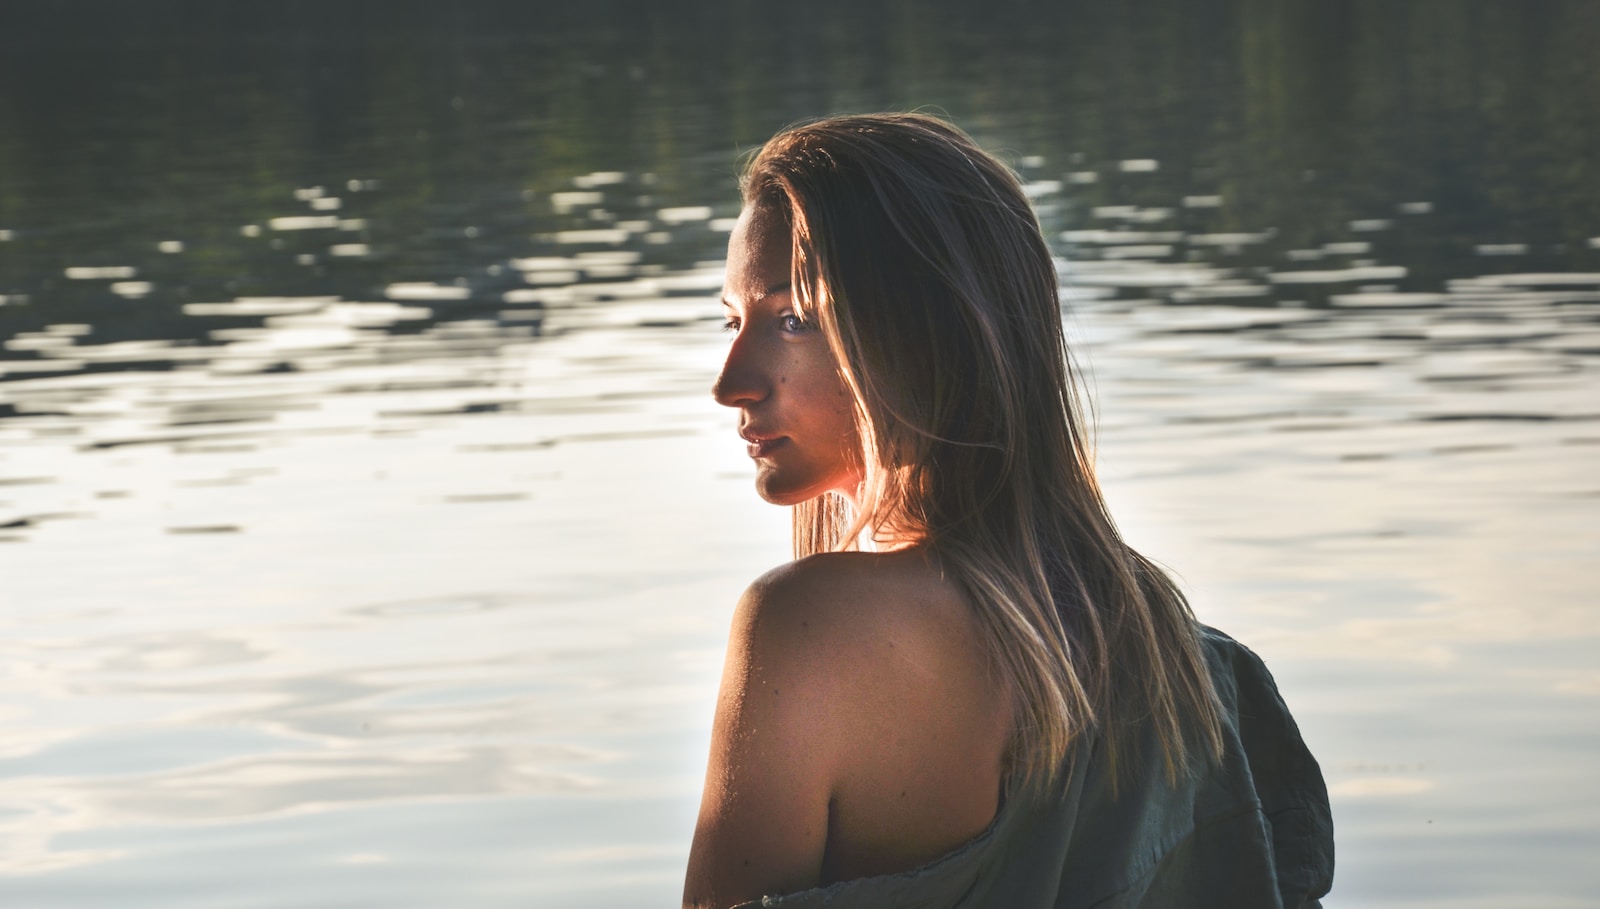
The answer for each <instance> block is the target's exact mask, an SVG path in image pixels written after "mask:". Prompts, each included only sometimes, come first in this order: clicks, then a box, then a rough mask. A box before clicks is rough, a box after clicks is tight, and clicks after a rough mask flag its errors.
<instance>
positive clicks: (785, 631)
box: [736, 550, 975, 651]
mask: <svg viewBox="0 0 1600 909" xmlns="http://www.w3.org/2000/svg"><path fill="white" fill-rule="evenodd" d="M973 622H974V620H973V616H972V613H971V610H970V609H969V608H968V606H967V603H966V600H965V598H964V596H963V595H962V593H961V592H960V590H959V589H958V588H957V587H956V585H955V584H953V583H951V582H950V581H949V580H947V579H946V578H945V577H944V575H943V573H942V571H941V570H940V568H939V565H938V563H937V561H936V560H934V559H933V557H931V556H929V555H927V554H926V553H924V552H921V551H919V550H908V551H901V552H888V553H866V552H833V553H822V554H818V555H813V556H809V557H807V558H804V559H800V560H798V561H795V562H790V563H788V564H786V565H781V566H779V567H777V568H774V569H773V570H772V571H769V572H767V573H766V574H765V575H762V576H761V577H760V578H758V579H757V580H756V581H755V583H753V584H751V585H750V587H749V589H747V590H746V591H745V595H744V597H743V598H741V601H740V607H739V612H738V614H737V618H736V627H737V626H743V628H741V629H740V630H746V631H748V632H751V633H755V634H757V635H758V636H759V638H758V639H761V640H767V639H769V638H770V643H773V644H785V645H792V644H796V643H810V644H813V645H827V646H829V647H838V648H842V649H844V650H846V651H852V650H855V649H857V648H860V647H866V648H868V649H871V648H872V647H873V646H874V644H884V643H893V642H903V643H906V644H911V643H913V642H916V641H918V640H919V639H922V638H933V639H942V638H949V637H951V636H954V637H956V638H959V639H960V643H961V645H962V646H967V645H970V644H971V643H973V639H972V637H971V633H972V632H973V631H974V630H975V627H974V624H973ZM924 643H933V641H932V640H929V641H926V642H924ZM952 643H954V642H953V641H952Z"/></svg>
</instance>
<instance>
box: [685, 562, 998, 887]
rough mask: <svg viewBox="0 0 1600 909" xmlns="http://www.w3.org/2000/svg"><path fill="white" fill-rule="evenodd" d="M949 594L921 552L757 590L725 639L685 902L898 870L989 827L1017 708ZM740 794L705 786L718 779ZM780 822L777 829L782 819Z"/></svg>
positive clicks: (773, 579)
mask: <svg viewBox="0 0 1600 909" xmlns="http://www.w3.org/2000/svg"><path fill="white" fill-rule="evenodd" d="M981 642H982V635H981V634H980V633H979V629H978V628H977V626H976V619H975V617H974V615H973V612H972V609H971V607H970V605H969V604H968V603H967V602H966V600H965V597H964V596H963V594H962V593H961V591H960V590H959V589H957V587H956V586H955V585H954V584H953V583H952V582H951V581H950V580H949V579H947V578H946V577H944V576H943V574H942V572H941V571H940V568H939V565H938V564H937V562H936V561H935V560H934V559H933V558H932V557H931V556H929V555H928V554H927V553H926V552H925V551H924V550H921V549H908V550H904V551H898V552H882V553H861V552H851V553H825V554H819V555H815V556H811V557H809V558H806V559H802V560H800V561H797V562H794V563H791V564H789V565H786V566H783V567H782V568H779V569H777V570H775V571H773V572H770V573H769V574H767V575H766V576H765V577H763V578H762V579H760V580H759V581H757V582H756V583H755V584H753V585H752V586H751V588H750V590H749V591H748V592H747V593H746V595H745V597H744V598H743V599H742V601H741V603H740V607H739V610H738V612H737V614H736V616H735V619H734V625H733V631H732V635H731V639H730V642H729V656H728V661H727V665H726V668H725V671H724V679H723V692H724V693H723V698H722V701H721V702H720V703H719V705H718V716H717V721H716V725H717V729H716V732H715V735H716V736H717V737H718V739H719V740H725V741H729V742H733V743H737V744H736V745H735V747H733V748H732V749H730V751H729V752H728V753H727V754H726V755H725V761H726V762H727V763H728V766H721V767H719V766H718V765H717V763H716V762H715V761H716V759H715V757H714V763H713V766H712V767H711V770H710V772H709V773H708V776H707V779H708V787H707V793H706V798H705V801H704V802H703V804H702V810H701V820H700V824H701V828H702V830H703V831H704V838H703V841H704V842H705V843H708V844H722V845H720V846H715V847H713V848H709V849H702V848H699V846H700V843H701V842H702V839H701V838H698V837H697V849H696V852H695V854H694V857H693V859H692V860H691V865H690V869H689V890H690V891H691V892H696V884H697V881H699V880H708V881H709V880H712V879H717V880H722V879H725V876H726V873H727V870H728V869H730V868H734V869H738V871H739V872H740V874H741V876H742V875H743V874H744V873H748V874H749V877H750V880H751V881H752V882H756V881H760V882H762V884H760V885H757V886H756V887H755V889H754V890H751V891H748V892H743V893H739V892H726V893H724V892H720V891H721V889H722V888H718V890H719V892H717V893H714V894H713V893H709V892H708V893H706V896H707V897H708V898H709V899H708V903H709V904H710V905H726V904H727V902H728V901H730V900H735V901H736V900H737V899H748V898H750V897H751V896H757V895H760V894H761V893H762V892H763V890H762V887H763V886H765V887H767V888H769V889H768V890H767V891H766V892H770V882H771V880H772V876H771V875H772V872H773V870H774V869H775V868H777V869H781V870H782V871H783V872H784V873H785V874H787V875H789V876H790V879H791V880H792V881H793V883H794V889H802V888H803V887H808V886H816V885H818V884H826V883H830V882H832V881H836V880H847V879H851V878H859V877H867V876H871V875H878V874H885V873H891V872H897V871H905V870H908V869H911V868H915V867H917V866H920V865H923V864H925V863H927V862H929V861H932V860H933V859H935V858H937V857H939V856H942V855H944V854H946V853H948V852H949V851H950V850H952V849H954V848H955V847H957V846H958V845H960V844H961V843H964V842H966V841H968V840H970V839H972V838H973V837H974V836H976V835H977V834H978V833H980V832H982V830H983V829H984V828H985V827H986V826H988V824H989V823H990V821H991V820H993V818H994V816H995V812H996V809H997V807H998V806H999V803H1000V793H1001V788H1002V785H1003V777H1004V773H1005V766H1004V760H1005V751H1006V745H1007V741H1008V738H1009V734H1010V730H1011V717H1010V713H1009V709H1008V706H1007V705H1008V704H1009V695H1008V694H1007V692H1006V690H1005V689H1004V686H1003V682H1001V680H1000V679H999V678H997V676H996V674H995V673H994V671H993V668H992V667H991V666H990V665H989V661H988V659H987V657H986V653H985V650H984V648H983V645H982V643H981ZM723 778H726V779H730V780H731V779H737V780H739V782H738V784H737V786H730V787H728V788H726V789H718V788H714V787H713V786H712V785H711V783H712V782H713V781H715V780H718V779H723ZM780 817H781V818H794V817H804V818H807V819H808V821H807V822H806V823H801V824H794V823H792V822H788V821H786V822H785V823H784V824H783V825H782V826H783V829H774V827H775V826H776V825H775V824H774V819H776V818H780Z"/></svg>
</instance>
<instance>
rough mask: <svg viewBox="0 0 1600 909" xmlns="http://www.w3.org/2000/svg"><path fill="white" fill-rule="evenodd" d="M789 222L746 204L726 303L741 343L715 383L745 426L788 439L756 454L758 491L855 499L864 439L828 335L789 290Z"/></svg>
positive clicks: (789, 499) (732, 251)
mask: <svg viewBox="0 0 1600 909" xmlns="http://www.w3.org/2000/svg"><path fill="white" fill-rule="evenodd" d="M789 264H790V239H789V229H788V226H787V225H785V224H784V223H783V222H782V220H781V219H778V218H775V217H772V216H771V215H763V214H761V213H759V212H758V211H757V210H753V209H746V210H745V212H744V214H742V215H741V216H740V217H739V220H738V222H737V223H736V224H735V226H734V229H733V233H732V234H731V235H730V238H729V241H728V272H727V283H726V284H725V286H724V289H723V308H724V311H725V313H726V315H727V318H728V325H729V329H730V331H732V333H733V339H732V342H731V344H730V346H729V348H728V357H727V360H726V361H725V362H724V363H723V367H722V372H721V373H720V374H719V375H718V376H717V380H716V384H715V385H713V386H712V395H713V396H714V397H715V398H716V399H717V401H718V402H719V403H721V404H724V405H726V406H728V407H736V408H738V409H739V426H740V429H741V431H744V432H747V433H755V434H757V435H759V436H760V437H762V438H773V439H776V440H778V441H777V444H775V445H774V446H773V447H772V450H771V451H770V452H768V453H764V454H762V456H760V457H757V458H756V491H757V492H758V493H759V494H760V495H761V497H762V498H764V499H766V500H767V501H769V502H772V503H773V504H775V505H795V504H798V503H800V502H804V501H806V500H807V499H812V498H815V497H816V496H818V495H821V494H822V493H824V492H830V491H833V492H841V493H844V494H845V495H846V496H850V497H854V495H855V492H856V489H857V487H859V486H860V484H861V468H860V454H859V452H860V451H861V438H860V435H859V434H858V432H857V429H856V415H855V407H854V404H853V402H852V400H851V397H850V390H849V387H848V386H846V385H845V383H844V379H843V377H842V376H840V375H839V368H838V366H837V365H836V363H835V362H834V359H833V352H832V351H830V350H829V349H828V341H827V339H826V338H825V337H823V335H822V332H821V331H819V330H817V328H816V327H815V326H814V325H809V324H806V323H804V322H803V321H801V320H800V318H799V315H798V313H796V312H795V309H794V294H793V292H792V291H791V290H790V288H789Z"/></svg>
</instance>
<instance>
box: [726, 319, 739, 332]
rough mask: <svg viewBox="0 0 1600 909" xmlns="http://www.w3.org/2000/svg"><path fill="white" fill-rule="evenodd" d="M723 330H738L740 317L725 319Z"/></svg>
mask: <svg viewBox="0 0 1600 909" xmlns="http://www.w3.org/2000/svg"><path fill="white" fill-rule="evenodd" d="M722 330H723V331H729V332H733V331H738V330H739V320H738V319H727V320H725V321H724V322H723V323H722Z"/></svg>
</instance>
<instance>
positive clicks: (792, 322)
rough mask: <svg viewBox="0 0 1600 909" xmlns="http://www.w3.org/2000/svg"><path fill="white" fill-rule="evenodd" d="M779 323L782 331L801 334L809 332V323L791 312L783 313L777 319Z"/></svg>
mask: <svg viewBox="0 0 1600 909" xmlns="http://www.w3.org/2000/svg"><path fill="white" fill-rule="evenodd" d="M779 321H780V322H781V323H782V324H783V330H784V331H788V332H802V331H810V330H811V323H810V322H807V321H806V320H804V319H802V318H800V317H799V316H797V315H795V314H794V313H792V312H791V313H784V314H783V315H782V316H780V317H779Z"/></svg>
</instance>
